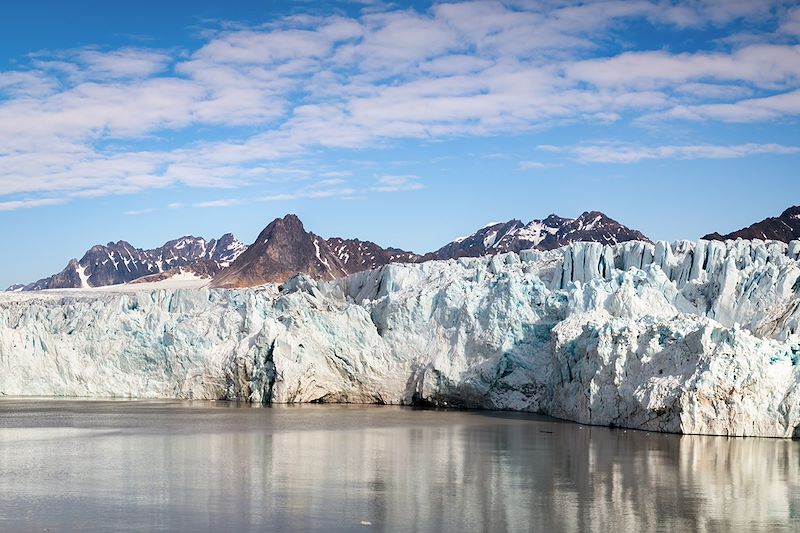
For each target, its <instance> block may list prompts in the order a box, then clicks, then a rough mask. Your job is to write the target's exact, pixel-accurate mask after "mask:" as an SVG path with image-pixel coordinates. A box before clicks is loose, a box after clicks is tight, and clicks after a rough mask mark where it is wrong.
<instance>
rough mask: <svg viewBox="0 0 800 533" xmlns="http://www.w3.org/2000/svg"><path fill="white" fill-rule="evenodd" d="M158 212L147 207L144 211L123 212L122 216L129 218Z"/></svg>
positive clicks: (153, 208)
mask: <svg viewBox="0 0 800 533" xmlns="http://www.w3.org/2000/svg"><path fill="white" fill-rule="evenodd" d="M156 211H158V209H156V208H155V207H147V208H145V209H137V210H132V211H125V212H124V213H123V215H127V216H131V217H138V216H142V215H147V214H149V213H154V212H156Z"/></svg>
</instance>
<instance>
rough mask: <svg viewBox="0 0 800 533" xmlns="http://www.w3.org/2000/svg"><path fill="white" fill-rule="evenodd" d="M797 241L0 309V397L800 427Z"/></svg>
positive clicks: (506, 261)
mask: <svg viewBox="0 0 800 533" xmlns="http://www.w3.org/2000/svg"><path fill="white" fill-rule="evenodd" d="M799 252H800V242H792V243H789V244H785V243H778V242H762V241H727V242H708V241H698V242H676V243H664V242H659V243H655V244H651V243H646V242H626V243H622V244H617V245H613V246H605V245H602V244H599V243H574V244H571V245H569V246H566V247H563V248H561V249H556V250H550V251H524V252H521V253H519V254H517V253H507V254H498V255H493V256H486V257H478V258H462V259H459V260H447V261H431V262H426V263H422V264H391V265H387V266H383V267H381V268H378V269H377V270H373V271H367V272H361V273H357V274H354V275H350V276H348V277H344V278H340V279H337V280H333V281H329V282H320V281H315V280H313V279H310V278H308V277H304V276H295V277H293V278H291V279H290V280H289V281H287V282H286V283H284V284H282V285H280V286H279V285H274V284H268V285H265V286H264V287H262V288H258V289H241V290H209V289H207V288H201V289H193V290H147V291H137V292H131V293H121V292H92V293H85V292H84V293H81V292H80V291H72V292H58V291H46V292H44V293H24V292H23V293H3V294H2V295H0V393H2V394H7V395H20V394H21V395H48V396H49V395H70V396H114V397H160V398H229V399H241V400H246V401H254V402H265V401H273V402H311V401H340V402H368V403H369V402H373V403H406V404H410V403H422V404H433V405H448V406H463V407H481V408H492V409H515V410H526V411H535V412H540V413H545V414H550V415H554V416H557V417H560V418H565V419H568V420H574V421H578V422H581V423H586V424H603V425H616V426H623V427H632V428H641V429H648V430H655V431H671V432H684V433H710V434H721V435H761V436H773V437H791V436H792V435H794V434H797V432H798V429H797V428H798V426H800V336H798V327H799V326H798V321H799V320H800V281H799V280H800V264H798V253H799Z"/></svg>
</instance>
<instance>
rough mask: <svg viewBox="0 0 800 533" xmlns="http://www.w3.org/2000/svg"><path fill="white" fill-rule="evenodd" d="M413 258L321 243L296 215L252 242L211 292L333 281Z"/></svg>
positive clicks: (363, 244) (360, 245)
mask: <svg viewBox="0 0 800 533" xmlns="http://www.w3.org/2000/svg"><path fill="white" fill-rule="evenodd" d="M416 259H417V256H416V255H415V254H413V253H411V252H406V251H404V250H399V249H396V248H387V249H384V248H382V247H381V246H379V245H377V244H375V243H373V242H369V241H359V240H358V239H341V238H338V237H334V238H331V239H324V238H322V237H320V236H318V235H315V234H314V233H311V232H308V231H306V229H305V227H304V226H303V223H302V222H301V221H300V219H299V218H297V216H296V215H286V216H285V217H283V218H278V219H275V220H274V221H272V222H271V223H270V224H269V225H268V226H267V227H266V228H264V230H263V231H262V232H261V233H260V234H259V236H258V238H256V241H255V242H254V243H253V244H252V245H250V247H249V248H248V249H247V251H245V252H244V253H242V254H241V255H240V256H239V257H238V258H237V259H236V260H235V261H233V262H232V263H231V266H230V268H228V269H226V270H224V271H222V272H221V273H220V274H219V275H218V276H217V277H216V278H215V279H214V281H213V283H212V284H213V286H214V287H228V288H232V287H253V286H257V285H263V284H264V283H273V282H282V281H285V280H287V279H288V278H290V277H292V276H293V275H295V274H297V273H303V274H306V275H308V276H311V277H312V278H315V279H322V280H331V279H335V278H340V277H342V276H346V275H348V274H352V273H354V272H359V271H361V270H370V269H374V268H377V267H379V266H383V265H386V264H388V263H390V262H397V261H415V260H416Z"/></svg>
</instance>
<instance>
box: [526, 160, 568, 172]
mask: <svg viewBox="0 0 800 533" xmlns="http://www.w3.org/2000/svg"><path fill="white" fill-rule="evenodd" d="M560 166H561V165H560V164H558V163H542V162H541V161H520V162H519V165H518V167H519V169H520V170H545V169H548V168H555V167H560Z"/></svg>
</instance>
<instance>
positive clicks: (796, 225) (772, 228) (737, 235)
mask: <svg viewBox="0 0 800 533" xmlns="http://www.w3.org/2000/svg"><path fill="white" fill-rule="evenodd" d="M703 238H704V239H706V240H720V241H724V240H727V239H762V240H775V241H782V242H789V241H792V240H795V239H800V206H794V207H790V208H788V209H786V210H785V211H784V212H783V213H781V214H780V216H778V217H770V218H765V219H764V220H762V221H761V222H756V223H755V224H752V225H750V226H748V227H746V228H742V229H740V230H738V231H734V232H731V233H728V234H727V235H720V234H719V233H717V232H714V233H709V234H708V235H706V236H705V237H703Z"/></svg>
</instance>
